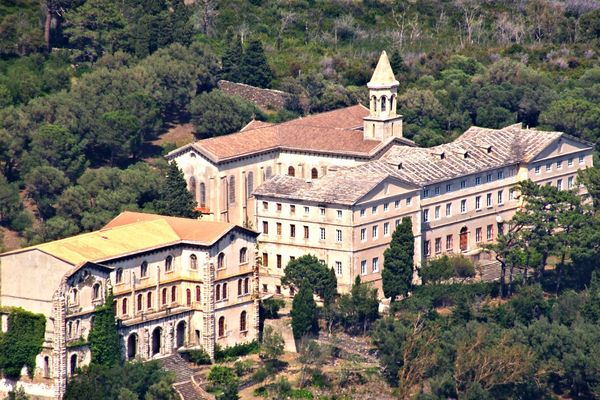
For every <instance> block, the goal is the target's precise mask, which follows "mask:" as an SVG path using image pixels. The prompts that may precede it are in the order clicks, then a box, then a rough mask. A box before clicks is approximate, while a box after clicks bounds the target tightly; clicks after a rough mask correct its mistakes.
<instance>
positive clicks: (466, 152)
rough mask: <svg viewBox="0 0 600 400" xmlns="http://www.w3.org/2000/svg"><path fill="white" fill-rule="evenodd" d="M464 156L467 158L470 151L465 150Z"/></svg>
mask: <svg viewBox="0 0 600 400" xmlns="http://www.w3.org/2000/svg"><path fill="white" fill-rule="evenodd" d="M463 158H465V159H466V158H469V152H468V151H465V152H464V153H463Z"/></svg>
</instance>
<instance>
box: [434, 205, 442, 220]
mask: <svg viewBox="0 0 600 400" xmlns="http://www.w3.org/2000/svg"><path fill="white" fill-rule="evenodd" d="M441 208H442V207H441V206H435V209H434V211H433V212H434V215H435V219H440V209H441Z"/></svg>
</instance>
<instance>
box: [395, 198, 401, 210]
mask: <svg viewBox="0 0 600 400" xmlns="http://www.w3.org/2000/svg"><path fill="white" fill-rule="evenodd" d="M394 208H400V200H396V201H395V202H394Z"/></svg>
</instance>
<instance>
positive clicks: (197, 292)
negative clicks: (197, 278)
mask: <svg viewBox="0 0 600 400" xmlns="http://www.w3.org/2000/svg"><path fill="white" fill-rule="evenodd" d="M200 294H201V292H200V285H196V301H197V302H200V299H201V297H200Z"/></svg>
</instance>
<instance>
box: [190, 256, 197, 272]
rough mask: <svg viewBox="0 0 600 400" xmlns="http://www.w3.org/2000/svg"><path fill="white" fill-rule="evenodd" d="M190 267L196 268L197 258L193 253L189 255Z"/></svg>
mask: <svg viewBox="0 0 600 400" xmlns="http://www.w3.org/2000/svg"><path fill="white" fill-rule="evenodd" d="M190 268H191V269H198V258H197V257H196V255H195V254H192V255H191V256H190Z"/></svg>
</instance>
